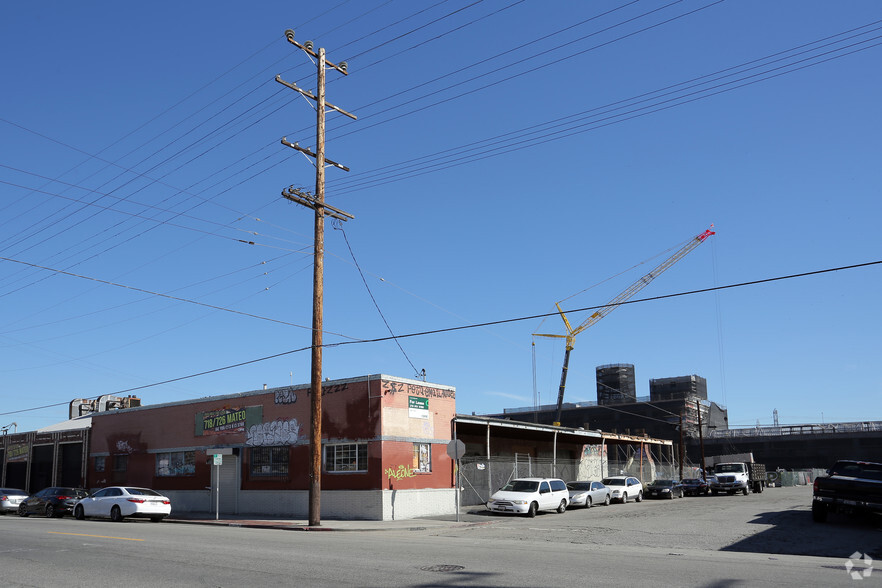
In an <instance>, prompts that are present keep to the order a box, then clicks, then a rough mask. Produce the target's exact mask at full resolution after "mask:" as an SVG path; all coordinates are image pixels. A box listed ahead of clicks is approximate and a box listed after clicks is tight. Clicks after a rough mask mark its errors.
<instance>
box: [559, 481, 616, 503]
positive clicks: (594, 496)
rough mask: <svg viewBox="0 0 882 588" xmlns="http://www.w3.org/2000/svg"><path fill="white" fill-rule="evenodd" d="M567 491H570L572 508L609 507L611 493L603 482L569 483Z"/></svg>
mask: <svg viewBox="0 0 882 588" xmlns="http://www.w3.org/2000/svg"><path fill="white" fill-rule="evenodd" d="M567 490H569V491H570V506H584V507H586V508H589V507H591V506H594V505H596V504H604V505H609V499H610V491H609V488H607V487H606V486H604V485H603V483H602V482H591V481H577V482H567Z"/></svg>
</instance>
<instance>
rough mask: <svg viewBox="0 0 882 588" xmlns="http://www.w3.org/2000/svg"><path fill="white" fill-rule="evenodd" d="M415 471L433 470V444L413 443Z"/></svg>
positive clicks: (426, 471)
mask: <svg viewBox="0 0 882 588" xmlns="http://www.w3.org/2000/svg"><path fill="white" fill-rule="evenodd" d="M413 471H415V472H424V473H428V472H431V471H432V444H431V443H414V444H413Z"/></svg>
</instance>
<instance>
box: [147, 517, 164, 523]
mask: <svg viewBox="0 0 882 588" xmlns="http://www.w3.org/2000/svg"><path fill="white" fill-rule="evenodd" d="M164 518H165V517H150V520H151V521H153V522H154V523H160V522H162V519H164Z"/></svg>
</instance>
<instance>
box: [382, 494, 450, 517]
mask: <svg viewBox="0 0 882 588" xmlns="http://www.w3.org/2000/svg"><path fill="white" fill-rule="evenodd" d="M382 492H383V519H382V520H384V521H397V520H403V519H413V518H416V517H426V516H437V515H455V514H456V490H455V489H454V488H436V489H426V490H383V491H382Z"/></svg>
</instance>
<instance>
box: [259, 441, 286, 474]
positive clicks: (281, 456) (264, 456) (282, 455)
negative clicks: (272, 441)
mask: <svg viewBox="0 0 882 588" xmlns="http://www.w3.org/2000/svg"><path fill="white" fill-rule="evenodd" d="M289 455H290V452H289V450H288V446H287V445H286V446H284V447H252V448H251V475H252V476H287V475H288V457H289Z"/></svg>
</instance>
